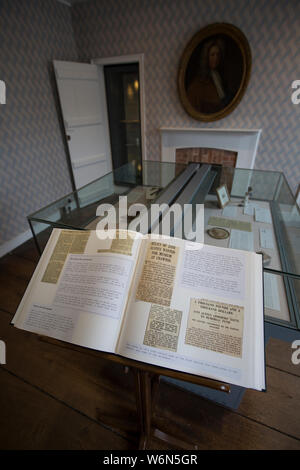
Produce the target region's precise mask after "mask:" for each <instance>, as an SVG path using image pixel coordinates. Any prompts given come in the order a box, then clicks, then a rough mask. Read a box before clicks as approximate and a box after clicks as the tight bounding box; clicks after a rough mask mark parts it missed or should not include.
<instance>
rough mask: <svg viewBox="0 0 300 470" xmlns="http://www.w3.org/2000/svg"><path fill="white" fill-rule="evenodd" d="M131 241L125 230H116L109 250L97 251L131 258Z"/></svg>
mask: <svg viewBox="0 0 300 470" xmlns="http://www.w3.org/2000/svg"><path fill="white" fill-rule="evenodd" d="M120 236H121V237H122V238H120ZM133 241H134V239H133V238H132V237H130V235H129V233H128V232H127V231H126V230H116V236H115V238H113V239H112V242H111V246H110V248H109V249H108V250H103V249H102V250H98V253H105V252H107V253H119V254H121V255H127V256H132V246H133Z"/></svg>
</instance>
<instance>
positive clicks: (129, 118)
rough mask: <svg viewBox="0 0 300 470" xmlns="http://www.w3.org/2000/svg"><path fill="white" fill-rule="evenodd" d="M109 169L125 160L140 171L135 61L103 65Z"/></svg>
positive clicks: (136, 66) (139, 122)
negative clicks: (109, 147)
mask: <svg viewBox="0 0 300 470" xmlns="http://www.w3.org/2000/svg"><path fill="white" fill-rule="evenodd" d="M103 69H104V78H105V88H106V101H107V110H108V122H109V130H110V142H111V155H112V165H113V169H114V170H115V169H117V168H119V167H120V166H122V165H125V164H126V163H129V164H130V165H131V166H132V167H133V168H134V169H135V171H136V173H137V175H139V174H141V172H142V145H141V107H140V77H139V64H138V63H131V64H115V65H105V66H104V67H103Z"/></svg>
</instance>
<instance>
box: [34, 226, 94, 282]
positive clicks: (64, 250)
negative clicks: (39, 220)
mask: <svg viewBox="0 0 300 470" xmlns="http://www.w3.org/2000/svg"><path fill="white" fill-rule="evenodd" d="M89 236H90V231H87V230H62V231H61V233H60V235H59V238H58V240H57V242H56V245H55V248H54V250H53V252H52V255H51V258H50V260H49V263H48V265H47V267H46V270H45V272H44V276H43V278H42V282H49V283H51V284H56V283H57V281H58V278H59V276H60V273H61V271H62V268H63V267H64V263H65V260H66V258H67V255H68V254H69V253H72V254H82V253H84V250H85V247H86V244H87V241H88V239H89Z"/></svg>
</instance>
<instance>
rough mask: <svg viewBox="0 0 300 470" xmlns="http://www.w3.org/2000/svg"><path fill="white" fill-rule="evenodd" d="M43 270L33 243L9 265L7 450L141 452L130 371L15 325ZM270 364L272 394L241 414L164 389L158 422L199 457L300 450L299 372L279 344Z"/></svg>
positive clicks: (1, 326) (2, 425)
mask: <svg viewBox="0 0 300 470" xmlns="http://www.w3.org/2000/svg"><path fill="white" fill-rule="evenodd" d="M37 261H38V255H37V252H36V250H35V247H34V245H33V243H32V241H30V242H27V243H26V244H24V245H23V246H22V247H20V248H18V249H17V250H15V251H14V252H13V253H11V254H9V255H6V256H5V257H3V258H2V259H1V260H0V281H1V282H0V339H1V340H3V341H5V343H6V365H1V366H0V448H1V449H106V450H112V449H113V450H117V449H119V450H134V449H137V442H138V433H137V430H138V429H137V413H136V407H135V396H134V380H133V374H132V373H131V371H129V372H128V373H127V374H126V373H125V371H124V369H123V368H122V366H120V365H118V364H114V363H111V362H108V361H107V360H104V359H102V358H99V357H98V356H97V353H96V352H94V351H90V350H84V349H82V348H76V347H74V349H70V348H69V347H67V346H66V345H65V344H64V343H60V342H58V341H57V342H56V341H52V340H47V339H45V338H41V337H39V336H38V335H35V334H31V333H29V332H25V331H22V330H18V329H17V328H14V327H13V326H11V325H10V321H11V319H12V317H13V315H14V313H15V311H16V308H17V306H18V304H19V302H20V300H21V298H22V295H23V293H24V291H25V289H26V286H27V284H28V281H29V279H30V277H31V275H32V273H33V271H34V268H35V266H36V263H37ZM266 361H267V386H268V391H267V392H266V393H262V392H256V391H251V390H248V391H247V392H246V393H245V395H244V397H243V400H242V402H241V405H240V407H239V409H238V410H237V411H231V410H228V409H226V408H224V407H222V406H220V405H216V404H215V403H212V402H210V401H208V400H205V399H202V398H199V397H198V396H196V395H194V394H191V393H189V392H186V391H183V390H182V389H178V388H176V387H174V386H171V385H168V384H166V383H162V384H161V386H160V393H159V398H158V401H157V405H156V409H155V416H154V420H155V422H156V423H157V424H159V427H160V428H161V429H162V430H164V431H165V432H169V433H171V434H175V435H177V436H178V437H179V438H181V439H184V440H187V439H188V440H189V441H190V442H192V443H194V444H196V445H197V446H198V448H199V449H300V365H298V366H295V365H293V364H292V362H291V349H290V344H289V343H285V342H282V341H279V340H276V339H271V340H270V341H269V343H268V346H267V354H266ZM150 448H151V449H168V448H169V449H171V447H167V446H166V445H165V444H163V443H162V442H159V441H156V440H155V439H153V440H152V442H151V447H150Z"/></svg>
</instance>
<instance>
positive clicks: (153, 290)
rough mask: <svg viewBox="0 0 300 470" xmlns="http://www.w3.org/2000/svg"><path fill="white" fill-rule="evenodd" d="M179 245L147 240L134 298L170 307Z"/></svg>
mask: <svg viewBox="0 0 300 470" xmlns="http://www.w3.org/2000/svg"><path fill="white" fill-rule="evenodd" d="M178 252H179V247H177V246H173V245H168V244H166V243H161V242H154V241H151V242H149V245H148V250H147V255H146V259H145V263H144V267H143V271H142V274H141V277H140V281H139V285H138V289H137V293H136V299H137V300H142V301H144V302H149V303H153V304H159V305H164V306H165V307H170V303H171V298H172V294H173V286H174V279H175V273H176V265H177V259H178Z"/></svg>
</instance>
